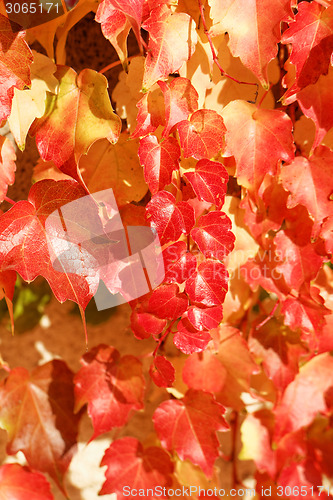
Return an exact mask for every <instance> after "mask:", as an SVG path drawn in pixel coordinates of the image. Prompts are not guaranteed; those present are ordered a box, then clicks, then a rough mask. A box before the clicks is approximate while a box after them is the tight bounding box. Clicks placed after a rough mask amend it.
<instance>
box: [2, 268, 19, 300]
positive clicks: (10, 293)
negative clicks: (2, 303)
mask: <svg viewBox="0 0 333 500" xmlns="http://www.w3.org/2000/svg"><path fill="white" fill-rule="evenodd" d="M15 282H16V273H15V271H2V272H0V300H1V299H3V298H4V297H5V296H6V297H8V298H9V300H13V297H14V290H15Z"/></svg>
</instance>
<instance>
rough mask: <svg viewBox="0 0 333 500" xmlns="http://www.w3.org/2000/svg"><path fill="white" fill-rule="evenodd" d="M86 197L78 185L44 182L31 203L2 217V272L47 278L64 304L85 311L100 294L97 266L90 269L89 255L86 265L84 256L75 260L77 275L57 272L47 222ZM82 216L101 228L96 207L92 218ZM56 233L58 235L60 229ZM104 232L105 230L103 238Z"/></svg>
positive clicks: (32, 192) (34, 191) (23, 203)
mask: <svg viewBox="0 0 333 500" xmlns="http://www.w3.org/2000/svg"><path fill="white" fill-rule="evenodd" d="M85 195H86V192H85V190H84V189H83V188H82V187H81V186H79V184H78V183H77V182H75V181H72V180H71V181H68V180H63V181H58V182H57V181H54V180H43V181H39V182H37V183H36V184H34V185H33V186H32V188H31V190H30V193H29V198H28V201H19V202H17V203H15V205H14V206H13V207H12V208H11V209H10V210H8V212H6V213H4V214H3V215H1V216H0V233H1V235H0V242H1V246H0V257H1V263H2V269H3V270H13V271H17V272H18V273H19V274H20V275H21V276H22V278H23V279H24V280H25V281H33V280H34V279H35V278H36V277H37V276H44V278H46V279H47V281H48V282H49V284H50V286H51V288H52V291H53V293H54V295H55V296H56V298H57V299H58V300H59V301H60V302H64V301H65V300H68V299H69V300H73V301H74V302H76V303H77V304H79V305H80V306H81V307H82V308H83V309H84V308H85V307H86V306H87V304H88V302H89V301H90V299H91V298H92V297H93V295H94V294H95V293H96V291H97V288H98V283H99V276H98V273H97V272H96V269H94V267H95V266H94V265H93V267H92V268H91V267H90V266H91V264H92V263H91V261H90V260H89V259H88V258H87V255H86V254H85V260H84V261H83V262H82V258H83V254H81V253H80V255H77V256H76V257H77V258H76V259H75V258H73V257H74V256H73V255H72V256H71V257H72V259H73V260H71V264H72V265H73V271H74V270H76V272H75V273H73V272H72V273H69V272H68V270H67V269H63V272H60V271H57V270H55V268H54V267H53V264H52V262H51V256H50V250H49V244H50V245H51V239H50V235H49V234H47V233H46V230H45V220H46V219H47V217H48V216H49V215H51V214H52V212H54V211H56V210H57V209H58V208H59V207H60V206H62V205H65V204H67V203H69V202H71V201H74V200H76V199H78V198H80V197H82V196H85ZM77 215H78V214H77ZM79 216H80V217H81V218H84V217H85V218H87V217H88V218H89V221H90V226H89V227H91V224H93V225H95V228H98V227H99V225H100V226H101V221H100V219H99V218H98V213H97V211H96V207H95V205H94V204H93V205H92V207H91V211H90V213H89V214H84V215H83V214H80V215H79ZM54 231H57V228H56V227H54ZM97 231H98V230H97ZM102 232H103V228H101V230H100V233H99V234H101V233H102ZM13 235H15V237H13ZM65 236H66V233H65V232H64V234H63V238H64V240H63V241H65V242H66V241H67V240H65ZM8 242H9V244H8ZM59 242H60V240H59ZM82 266H83V268H82ZM74 268H75V269H74ZM92 270H93V271H92Z"/></svg>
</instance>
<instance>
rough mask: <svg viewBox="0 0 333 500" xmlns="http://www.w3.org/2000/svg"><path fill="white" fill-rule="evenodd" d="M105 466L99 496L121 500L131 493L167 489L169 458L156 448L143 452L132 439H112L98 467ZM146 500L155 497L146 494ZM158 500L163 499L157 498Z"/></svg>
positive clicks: (170, 470)
mask: <svg viewBox="0 0 333 500" xmlns="http://www.w3.org/2000/svg"><path fill="white" fill-rule="evenodd" d="M104 465H106V466H107V469H106V472H105V477H106V481H105V483H104V484H103V487H102V489H101V491H100V492H99V495H106V494H111V493H116V494H117V499H119V500H120V499H122V500H123V499H125V498H126V497H127V496H128V495H127V491H126V489H127V490H128V492H130V491H131V490H132V489H136V490H138V491H139V490H140V489H142V490H145V491H147V490H148V488H150V489H151V490H152V491H153V490H154V489H155V488H156V487H158V486H159V487H161V488H162V491H163V488H164V487H168V486H171V484H172V479H171V474H172V472H173V465H172V462H171V460H170V458H169V455H168V454H167V453H166V452H165V451H164V450H161V448H158V447H157V446H151V447H149V448H145V449H144V448H143V446H142V444H141V443H140V441H138V440H137V439H135V438H133V437H125V438H122V439H116V440H115V441H113V443H111V445H110V446H109V448H108V449H107V450H106V452H105V454H104V457H103V459H102V461H101V466H102V467H103V466H104ZM126 487H127V488H126ZM146 498H147V499H148V500H154V499H155V498H156V495H150V494H147V497H146ZM160 498H167V497H166V496H165V495H161V496H160Z"/></svg>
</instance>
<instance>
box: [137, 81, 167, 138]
mask: <svg viewBox="0 0 333 500" xmlns="http://www.w3.org/2000/svg"><path fill="white" fill-rule="evenodd" d="M136 107H137V108H138V114H137V117H136V122H137V125H136V127H135V130H134V132H133V134H132V135H131V137H132V138H133V139H134V138H135V137H142V136H144V135H147V134H150V133H152V132H155V130H156V129H157V127H158V126H159V125H162V126H164V124H165V109H164V102H163V96H162V92H161V90H160V89H159V88H157V89H154V90H151V91H149V92H147V93H146V94H144V96H143V97H142V98H141V99H140V100H139V101H138V102H137V103H136Z"/></svg>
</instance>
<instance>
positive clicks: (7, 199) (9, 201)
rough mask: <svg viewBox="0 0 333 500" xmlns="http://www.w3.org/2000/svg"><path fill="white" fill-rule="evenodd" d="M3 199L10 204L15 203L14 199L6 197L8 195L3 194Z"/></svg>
mask: <svg viewBox="0 0 333 500" xmlns="http://www.w3.org/2000/svg"><path fill="white" fill-rule="evenodd" d="M4 201H7V202H8V203H10V204H11V205H15V201H13V200H12V199H11V198H8V196H5V197H4Z"/></svg>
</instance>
